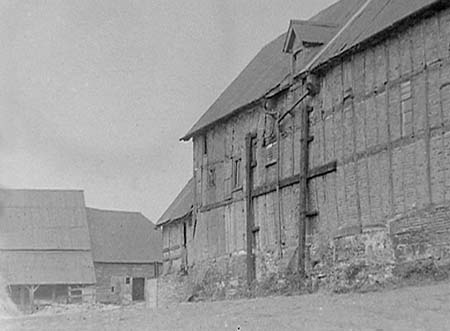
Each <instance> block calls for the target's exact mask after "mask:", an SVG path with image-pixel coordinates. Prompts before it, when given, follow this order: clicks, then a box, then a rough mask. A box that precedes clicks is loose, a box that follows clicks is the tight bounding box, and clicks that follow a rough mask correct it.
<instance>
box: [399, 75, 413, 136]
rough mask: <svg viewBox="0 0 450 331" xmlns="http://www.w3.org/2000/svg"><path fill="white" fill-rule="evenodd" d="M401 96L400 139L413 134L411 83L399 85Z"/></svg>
mask: <svg viewBox="0 0 450 331" xmlns="http://www.w3.org/2000/svg"><path fill="white" fill-rule="evenodd" d="M400 90H401V91H400V95H401V130H402V132H401V133H402V137H406V136H409V135H412V133H413V109H412V94H411V81H410V80H408V81H406V82H404V83H402V84H401V85H400Z"/></svg>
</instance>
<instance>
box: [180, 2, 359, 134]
mask: <svg viewBox="0 0 450 331" xmlns="http://www.w3.org/2000/svg"><path fill="white" fill-rule="evenodd" d="M364 1H365V0H340V1H339V2H337V3H336V4H334V5H332V6H330V7H328V8H326V9H325V10H324V11H322V12H320V13H319V14H317V15H316V16H315V17H313V18H311V19H310V21H311V22H332V23H333V24H336V26H341V25H342V24H344V23H345V21H346V20H347V19H348V18H349V17H350V16H351V15H352V14H353V13H354V12H355V11H356V10H357V9H358V8H359V6H360V5H361V4H362V3H363V2H364ZM285 38H286V34H285V33H284V34H282V35H281V36H279V37H278V38H276V39H275V40H273V41H271V42H270V43H268V44H267V45H266V46H264V47H263V48H262V50H261V51H260V52H259V53H258V54H257V55H256V56H255V58H254V59H253V60H252V61H251V62H250V63H249V64H248V65H247V66H246V67H245V69H244V70H243V71H242V72H241V73H240V74H239V75H238V77H237V78H236V79H235V80H234V81H233V82H232V83H231V84H230V85H229V86H228V87H227V88H226V89H225V91H224V92H223V93H222V94H221V95H220V96H219V97H218V98H217V100H216V101H215V102H214V103H213V104H212V105H211V107H209V109H208V110H207V111H206V112H205V113H204V114H203V115H202V116H201V117H200V119H199V120H198V121H197V122H196V123H195V124H194V126H193V127H192V128H191V129H190V130H189V132H188V133H187V134H186V135H185V136H184V137H182V138H181V139H183V140H188V139H190V138H191V137H192V136H194V135H195V134H197V133H199V132H200V131H202V130H204V129H205V128H207V127H208V126H210V125H212V124H213V123H215V122H216V121H218V120H221V119H224V118H227V117H229V116H231V115H233V114H234V113H236V112H237V111H239V110H240V109H241V108H242V107H244V106H247V105H248V104H251V103H253V102H256V101H258V100H259V99H260V98H261V97H263V96H264V95H265V93H267V92H268V91H269V90H271V89H272V88H274V87H275V86H276V85H278V84H279V83H280V82H281V81H282V80H283V79H284V78H285V77H286V76H287V75H288V74H289V68H290V57H289V55H287V54H285V53H283V51H282V50H283V45H284V41H285ZM318 50H320V47H318V48H317V51H318Z"/></svg>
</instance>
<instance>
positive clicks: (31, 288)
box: [27, 285, 39, 312]
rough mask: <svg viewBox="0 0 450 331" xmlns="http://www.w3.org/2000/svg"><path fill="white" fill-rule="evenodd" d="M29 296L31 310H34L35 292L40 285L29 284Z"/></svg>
mask: <svg viewBox="0 0 450 331" xmlns="http://www.w3.org/2000/svg"><path fill="white" fill-rule="evenodd" d="M27 287H28V296H29V299H30V309H31V312H33V311H34V292H36V290H37V289H38V288H39V285H28V286H27Z"/></svg>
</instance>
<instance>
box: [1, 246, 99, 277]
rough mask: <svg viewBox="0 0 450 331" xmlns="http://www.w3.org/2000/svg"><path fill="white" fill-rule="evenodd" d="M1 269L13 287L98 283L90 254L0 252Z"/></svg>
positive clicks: (78, 252) (83, 252)
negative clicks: (20, 285) (22, 285)
mask: <svg viewBox="0 0 450 331" xmlns="http://www.w3.org/2000/svg"><path fill="white" fill-rule="evenodd" d="M0 265H1V266H2V268H1V271H2V275H3V277H4V278H5V279H6V282H7V283H8V284H10V285H14V284H16V285H19V284H94V283H95V272H94V264H93V263H92V255H91V252H90V251H66V252H62V251H0Z"/></svg>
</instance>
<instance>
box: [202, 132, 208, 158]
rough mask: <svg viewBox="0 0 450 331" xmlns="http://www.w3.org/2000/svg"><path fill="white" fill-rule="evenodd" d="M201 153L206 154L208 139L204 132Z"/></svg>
mask: <svg viewBox="0 0 450 331" xmlns="http://www.w3.org/2000/svg"><path fill="white" fill-rule="evenodd" d="M203 155H208V139H207V137H206V134H205V135H203Z"/></svg>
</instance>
